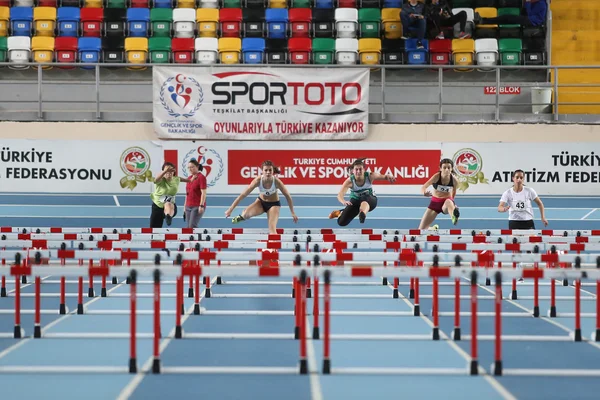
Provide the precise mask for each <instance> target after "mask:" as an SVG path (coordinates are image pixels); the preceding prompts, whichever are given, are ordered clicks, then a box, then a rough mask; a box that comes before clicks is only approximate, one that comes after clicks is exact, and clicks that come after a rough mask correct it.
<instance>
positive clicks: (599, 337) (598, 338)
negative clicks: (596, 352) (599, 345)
mask: <svg viewBox="0 0 600 400" xmlns="http://www.w3.org/2000/svg"><path fill="white" fill-rule="evenodd" d="M594 341H595V342H600V329H596V335H595V336H594Z"/></svg>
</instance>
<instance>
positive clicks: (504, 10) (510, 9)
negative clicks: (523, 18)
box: [498, 7, 521, 29]
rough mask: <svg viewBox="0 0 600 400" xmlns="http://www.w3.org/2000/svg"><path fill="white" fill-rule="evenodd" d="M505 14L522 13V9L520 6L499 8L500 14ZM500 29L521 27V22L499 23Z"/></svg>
mask: <svg viewBox="0 0 600 400" xmlns="http://www.w3.org/2000/svg"><path fill="white" fill-rule="evenodd" d="M503 15H517V16H519V15H521V10H519V9H518V8H513V7H508V8H506V7H505V8H499V9H498V16H499V17H501V16H503ZM498 26H499V27H500V29H502V28H519V27H520V26H521V25H519V24H508V25H498Z"/></svg>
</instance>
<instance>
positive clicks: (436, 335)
mask: <svg viewBox="0 0 600 400" xmlns="http://www.w3.org/2000/svg"><path fill="white" fill-rule="evenodd" d="M432 339H433V340H440V328H438V327H437V326H435V327H434V328H433V335H432Z"/></svg>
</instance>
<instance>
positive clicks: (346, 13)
mask: <svg viewBox="0 0 600 400" xmlns="http://www.w3.org/2000/svg"><path fill="white" fill-rule="evenodd" d="M335 29H336V31H337V37H339V38H355V37H356V31H357V29H358V10H357V9H356V8H336V9H335Z"/></svg>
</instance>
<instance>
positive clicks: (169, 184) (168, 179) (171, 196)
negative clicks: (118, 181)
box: [150, 161, 197, 228]
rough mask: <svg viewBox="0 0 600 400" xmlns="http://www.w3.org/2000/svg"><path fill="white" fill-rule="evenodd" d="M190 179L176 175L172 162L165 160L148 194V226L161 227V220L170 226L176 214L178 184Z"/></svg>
mask: <svg viewBox="0 0 600 400" xmlns="http://www.w3.org/2000/svg"><path fill="white" fill-rule="evenodd" d="M196 164H197V162H196ZM190 181H191V180H190V179H186V178H182V177H180V176H177V175H176V171H175V165H173V163H170V162H168V161H167V162H165V163H164V164H163V166H162V171H160V173H159V174H158V175H156V178H154V191H153V192H152V193H151V194H150V198H151V199H152V212H151V214H150V228H162V226H163V220H165V221H166V222H167V225H168V226H171V222H172V221H173V218H174V217H175V216H176V215H177V204H175V197H176V196H177V192H178V191H179V184H180V183H181V182H183V183H188V182H190Z"/></svg>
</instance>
